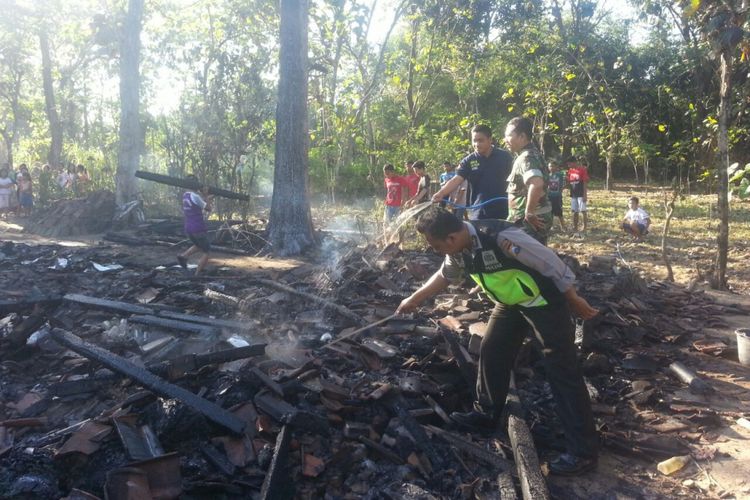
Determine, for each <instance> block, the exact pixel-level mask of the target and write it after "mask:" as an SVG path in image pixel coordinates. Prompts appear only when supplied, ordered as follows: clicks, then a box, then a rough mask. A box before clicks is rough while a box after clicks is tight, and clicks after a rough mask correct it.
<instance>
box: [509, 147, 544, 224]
mask: <svg viewBox="0 0 750 500" xmlns="http://www.w3.org/2000/svg"><path fill="white" fill-rule="evenodd" d="M532 177H541V178H542V180H543V181H544V194H543V195H542V197H541V198H539V202H538V203H537V206H536V209H535V210H534V215H543V214H546V213H548V212H550V211H551V210H552V207H551V206H550V203H549V199H548V198H547V184H548V182H549V170H547V164H546V163H545V161H544V158H543V157H542V154H541V153H540V152H539V150H538V149H537V148H536V146H534V145H533V144H529V145H528V146H526V147H525V148H524V149H523V151H521V153H520V154H519V155H518V156H517V157H516V160H515V161H514V162H513V170H512V171H511V172H510V175H509V176H508V203H509V207H508V220H509V221H513V222H516V221H519V220H521V219H523V218H524V215H525V213H526V199H527V197H528V194H529V188H528V187H527V186H526V183H527V182H528V181H529V179H531V178H532Z"/></svg>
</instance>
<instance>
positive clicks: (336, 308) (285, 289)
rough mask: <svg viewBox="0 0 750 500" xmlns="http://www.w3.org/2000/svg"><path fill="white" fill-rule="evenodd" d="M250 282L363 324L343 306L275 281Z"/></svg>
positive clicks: (360, 316)
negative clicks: (304, 300)
mask: <svg viewBox="0 0 750 500" xmlns="http://www.w3.org/2000/svg"><path fill="white" fill-rule="evenodd" d="M250 282H252V283H257V284H259V285H263V286H266V287H269V288H275V289H276V290H281V291H282V292H286V293H291V294H293V295H297V296H299V297H302V298H304V299H307V300H309V301H310V302H315V303H316V304H320V305H321V306H323V309H332V310H334V311H336V312H337V313H338V314H340V315H341V316H344V317H345V318H349V319H350V320H352V321H354V322H355V323H357V324H360V325H361V324H364V322H365V320H364V319H363V318H362V315H361V314H357V313H354V312H352V311H351V310H350V309H348V308H346V307H344V306H340V305H338V304H336V303H334V302H331V301H330V300H327V299H324V298H323V297H318V296H317V295H313V294H311V293H307V292H302V291H300V290H295V289H294V288H292V287H290V286H288V285H285V284H283V283H279V282H277V281H272V280H266V279H260V278H255V279H251V280H250Z"/></svg>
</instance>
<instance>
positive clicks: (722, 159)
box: [714, 48, 732, 290]
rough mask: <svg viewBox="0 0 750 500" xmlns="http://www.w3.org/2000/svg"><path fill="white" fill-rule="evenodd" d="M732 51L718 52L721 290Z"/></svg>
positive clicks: (721, 285) (721, 283) (722, 282)
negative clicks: (719, 55)
mask: <svg viewBox="0 0 750 500" xmlns="http://www.w3.org/2000/svg"><path fill="white" fill-rule="evenodd" d="M731 92H732V54H731V53H730V49H726V48H725V49H723V50H722V52H721V93H720V97H721V100H720V104H719V138H718V144H719V162H718V166H717V174H718V186H717V195H718V209H719V235H718V238H717V243H718V247H719V249H718V250H719V251H718V253H717V254H716V267H715V272H716V274H715V277H714V278H715V279H714V285H715V286H716V288H718V289H720V290H723V289H726V287H727V255H728V253H729V197H728V191H729V178H728V173H727V169H728V168H729V138H728V129H729V113H730V112H731V108H732V102H731V99H732V95H731Z"/></svg>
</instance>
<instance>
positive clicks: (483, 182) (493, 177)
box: [432, 125, 513, 220]
mask: <svg viewBox="0 0 750 500" xmlns="http://www.w3.org/2000/svg"><path fill="white" fill-rule="evenodd" d="M471 143H472V145H473V146H474V152H473V153H471V154H470V155H468V156H466V157H465V158H464V159H462V160H461V161H460V162H459V164H458V170H457V171H456V175H455V176H454V177H453V178H452V179H451V180H449V181H448V182H446V183H445V185H444V186H443V187H442V188H441V189H440V190H439V191H438V192H437V193H435V194H434V195H433V196H432V201H433V203H440V202H441V201H442V200H443V198H445V197H446V196H448V195H450V194H451V193H453V192H454V191H455V190H456V189H458V188H459V187H460V186H461V184H462V183H463V182H464V181H468V182H469V196H468V199H469V204H470V205H471V206H476V207H477V208H472V209H470V210H468V215H469V219H470V220H478V219H505V218H506V217H507V216H508V201H507V185H508V184H507V177H508V174H509V173H510V170H511V164H512V163H513V158H512V157H511V156H510V154H509V153H508V152H507V151H504V150H502V149H500V148H497V147H495V146H494V145H493V144H492V130H491V129H490V128H489V127H488V126H487V125H476V126H475V127H474V128H472V129H471Z"/></svg>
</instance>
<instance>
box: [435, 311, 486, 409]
mask: <svg viewBox="0 0 750 500" xmlns="http://www.w3.org/2000/svg"><path fill="white" fill-rule="evenodd" d="M435 325H436V326H437V327H438V330H439V331H440V334H441V335H442V336H443V339H444V340H445V343H446V344H448V350H449V351H450V353H451V355H452V356H453V359H455V360H456V364H458V369H459V371H460V372H461V376H463V379H464V380H465V381H466V385H467V386H469V391H471V396H472V397H473V398H474V399H475V400H476V399H477V394H476V392H477V389H476V385H477V370H476V366H475V365H474V361H473V360H472V359H471V356H470V355H469V353H467V352H466V349H463V348H462V347H461V344H459V343H458V339H457V338H456V336H455V335H454V333H453V332H452V331H450V330H449V329H448V328H447V327H446V326H445V325H443V324H442V323H435Z"/></svg>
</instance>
